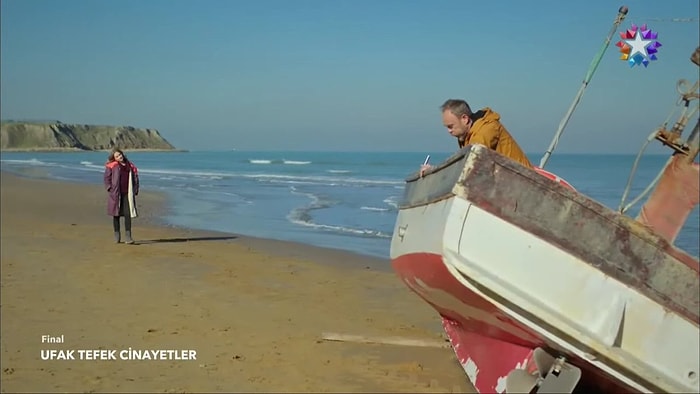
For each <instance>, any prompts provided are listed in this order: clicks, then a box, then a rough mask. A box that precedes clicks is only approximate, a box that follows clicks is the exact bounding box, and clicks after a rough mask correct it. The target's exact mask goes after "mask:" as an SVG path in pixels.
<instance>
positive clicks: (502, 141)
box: [420, 99, 533, 176]
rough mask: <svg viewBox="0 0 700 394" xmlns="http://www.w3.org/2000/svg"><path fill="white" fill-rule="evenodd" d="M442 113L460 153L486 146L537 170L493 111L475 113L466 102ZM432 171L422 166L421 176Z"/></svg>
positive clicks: (447, 105) (448, 105) (446, 107)
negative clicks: (469, 146)
mask: <svg viewBox="0 0 700 394" xmlns="http://www.w3.org/2000/svg"><path fill="white" fill-rule="evenodd" d="M440 109H441V110H442V124H443V125H444V126H445V127H446V128H447V131H448V132H449V133H450V135H452V136H453V137H456V138H457V143H458V144H459V148H460V149H461V148H464V147H465V146H466V145H473V144H481V145H485V146H487V147H489V148H490V149H493V150H495V151H496V152H498V153H500V154H501V155H503V156H506V157H509V158H510V159H512V160H515V161H517V162H518V163H520V164H522V165H523V166H525V167H528V168H533V166H532V163H530V160H528V158H527V156H525V153H524V152H523V151H522V149H520V146H519V145H518V143H517V142H515V139H513V137H512V136H511V135H510V133H509V132H508V130H506V128H505V126H503V125H502V124H501V116H500V115H499V114H498V113H497V112H494V111H493V110H491V108H488V107H486V108H484V109H481V110H479V111H476V112H472V110H471V108H470V107H469V104H467V102H466V101H464V100H459V99H449V100H447V101H445V102H444V103H443V104H442V105H441V106H440ZM429 168H431V166H430V165H423V166H421V170H420V172H421V176H422V175H423V172H425V171H426V170H428V169H429Z"/></svg>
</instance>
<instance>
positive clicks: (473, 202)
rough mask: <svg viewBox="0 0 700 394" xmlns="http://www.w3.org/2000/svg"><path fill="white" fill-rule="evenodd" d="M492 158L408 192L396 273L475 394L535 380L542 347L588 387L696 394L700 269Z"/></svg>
mask: <svg viewBox="0 0 700 394" xmlns="http://www.w3.org/2000/svg"><path fill="white" fill-rule="evenodd" d="M489 152H490V151H487V150H485V148H484V149H482V148H481V147H472V148H471V150H466V151H465V152H463V156H461V157H459V156H456V157H453V158H451V159H448V160H447V161H446V162H445V163H443V164H442V165H441V166H440V167H438V168H437V169H436V170H435V172H434V173H432V174H428V175H427V176H426V177H425V178H421V179H420V180H416V179H413V180H409V182H407V187H406V195H405V198H404V202H403V203H402V205H401V207H400V210H399V215H398V218H397V222H396V226H395V229H394V236H393V238H392V245H391V258H392V265H393V268H394V270H395V272H396V273H397V274H398V276H399V277H400V278H401V280H402V281H403V282H404V283H405V284H406V285H407V286H408V287H409V288H410V289H411V290H413V291H414V292H415V293H416V294H418V295H419V296H420V297H421V298H423V299H424V300H425V301H426V302H427V303H429V304H430V305H431V306H432V307H433V308H434V309H435V310H436V311H437V312H438V313H439V314H440V315H441V316H442V319H443V326H444V328H445V331H446V333H447V335H448V337H449V339H450V341H451V343H452V345H453V348H454V350H455V353H456V355H457V358H458V359H459V362H460V363H461V364H462V366H463V368H464V370H465V372H466V374H467V376H468V377H469V379H470V380H471V382H472V384H473V385H474V386H475V388H476V389H477V390H478V391H479V392H499V393H502V392H505V382H506V377H507V376H508V374H509V373H510V372H511V371H513V370H516V369H524V370H526V371H527V372H529V373H534V370H533V368H534V365H533V364H534V363H533V354H534V352H535V349H538V348H539V349H544V350H545V351H546V352H548V353H550V354H552V355H554V356H556V355H562V356H564V357H566V360H567V362H568V363H570V364H573V365H575V366H576V367H578V368H579V369H580V370H581V381H580V383H579V385H578V386H577V388H579V387H582V388H585V389H586V390H592V391H597V392H658V391H675V392H677V391H693V390H694V389H695V386H697V380H696V378H697V371H698V365H697V364H698V362H697V360H698V358H699V357H697V356H698V355H697V354H696V353H697V351H694V350H693V349H692V345H693V344H696V342H697V341H698V335H697V333H698V331H697V317H696V314H697V312H693V311H694V310H695V309H694V308H695V306H696V305H697V302H698V301H697V297H698V296H697V291H695V290H696V288H697V286H698V284H697V262H695V266H693V261H692V260H689V259H688V258H687V256H683V255H682V253H679V252H678V251H675V250H672V249H671V250H669V251H668V252H664V253H663V254H660V253H659V252H658V250H659V248H660V247H667V245H664V244H663V242H662V241H659V240H655V239H654V238H652V237H651V236H650V235H648V234H647V233H645V232H644V231H645V230H644V229H643V228H641V229H640V228H637V227H635V226H633V225H630V224H628V223H627V222H625V221H624V218H618V217H616V216H614V215H613V214H610V213H608V212H606V211H605V210H604V209H605V208H604V207H600V206H597V205H596V204H595V203H593V202H591V201H590V200H586V199H585V198H582V197H580V196H579V195H574V194H573V193H575V192H574V191H572V190H571V189H570V188H566V189H567V191H564V190H562V189H564V187H563V186H561V185H560V184H558V185H554V183H555V182H550V181H545V183H544V184H541V183H540V182H542V181H540V180H539V178H543V177H540V176H539V175H537V174H536V173H535V175H533V174H530V173H527V172H522V170H521V169H519V168H509V167H508V166H509V165H511V164H510V163H507V162H506V163H503V162H501V163H499V162H498V160H501V159H500V158H498V157H495V156H494V154H493V153H489ZM472 155H473V157H470V156H472ZM538 177H539V178H538ZM547 182H549V183H547ZM557 188H558V189H557ZM543 197H544V198H543ZM535 198H539V199H540V200H542V201H537V200H534V199H535ZM576 199H578V200H579V201H575V200H576ZM543 202H544V203H547V204H549V205H547V206H548V207H550V208H551V210H552V212H547V211H546V210H543V206H542V203H543ZM574 202H575V204H574ZM577 209H578V210H579V211H578V212H577V211H576V210H577ZM582 218H583V219H582ZM611 222H613V225H611ZM567 226H568V227H567ZM587 226H588V227H587ZM606 226H608V227H606ZM615 226H617V227H615ZM622 226H627V228H620V227H622ZM572 230H576V232H574V231H572ZM592 232H595V234H597V235H595V236H594V235H591V233H592ZM567 233H570V234H571V233H573V234H580V233H583V234H584V235H585V237H582V238H580V239H576V238H571V237H569V236H566V235H565V234H567ZM562 234H564V235H562ZM601 234H603V235H602V236H601ZM605 234H611V235H612V237H609V236H608V237H607V238H606V236H605ZM588 237H591V238H588ZM650 241H654V242H655V243H651V242H650ZM596 248H597V249H596ZM620 248H622V249H620ZM625 248H626V249H625ZM650 252H652V253H654V254H653V255H654V256H655V260H654V261H652V262H647V261H644V260H640V257H643V256H645V255H648V254H649V253H650ZM679 256H680V257H679ZM606 259H607V260H606ZM650 263H651V264H650ZM617 271H621V272H622V273H624V274H625V275H626V276H625V275H620V273H619V272H617ZM630 272H631V273H632V274H634V275H637V276H636V277H632V278H630V277H629V276H630ZM670 278H673V280H670ZM661 279H663V281H661ZM645 281H646V283H647V284H646V286H640V285H639V284H640V283H645ZM674 284H675V285H676V286H678V285H681V286H680V289H681V290H678V289H677V288H676V287H674ZM664 297H665V298H664ZM669 297H673V298H670V300H669V301H664V299H669ZM668 312H671V313H668ZM694 313H695V315H694ZM645 325H646V327H649V328H648V329H647V331H650V332H649V334H648V335H647V334H645V331H644V330H643V329H640V327H645ZM670 333H674V334H672V336H674V335H675V336H677V337H678V338H677V339H675V338H674V339H671V340H668V339H667V337H668V334H670ZM623 334H624V335H623ZM684 347H685V348H684ZM695 347H696V348H697V347H698V346H695ZM688 348H691V349H688ZM544 372H546V371H544ZM540 373H542V371H540ZM696 391H697V390H696Z"/></svg>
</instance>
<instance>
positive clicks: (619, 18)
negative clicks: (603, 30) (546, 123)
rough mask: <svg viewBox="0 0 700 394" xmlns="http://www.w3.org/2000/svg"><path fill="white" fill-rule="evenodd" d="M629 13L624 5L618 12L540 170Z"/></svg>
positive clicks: (541, 162)
mask: <svg viewBox="0 0 700 394" xmlns="http://www.w3.org/2000/svg"><path fill="white" fill-rule="evenodd" d="M628 11H629V9H628V8H627V7H626V6H624V5H623V6H622V7H620V9H619V10H618V11H617V17H616V18H615V22H614V23H613V26H612V27H611V28H610V32H609V33H608V36H607V37H606V38H605V42H603V46H602V47H601V48H600V50H599V51H598V54H596V56H595V57H594V58H593V62H592V63H591V65H590V66H589V67H588V72H587V73H586V76H585V78H583V84H582V85H581V88H580V89H579V91H578V93H577V94H576V97H575V98H574V102H573V103H571V107H569V110H568V111H567V112H566V115H564V118H563V119H562V120H561V123H559V129H558V130H557V132H556V134H555V135H554V139H552V143H551V144H550V145H549V148H547V151H546V152H545V154H544V156H543V157H542V160H541V161H540V168H544V166H545V165H546V164H547V160H549V156H550V155H551V154H552V151H554V148H556V146H557V144H558V143H559V136H561V134H562V133H563V132H564V128H565V127H566V124H567V123H569V119H570V118H571V115H572V114H573V113H574V109H576V106H577V105H578V102H579V101H580V100H581V97H582V96H583V92H584V91H585V90H586V86H588V83H589V82H590V81H591V78H593V73H595V70H596V69H597V68H598V64H600V60H601V59H602V58H603V54H604V53H605V50H606V49H608V46H609V45H610V40H611V39H612V36H613V34H615V31H617V28H618V26H620V23H622V21H623V20H625V16H626V15H627V12H628Z"/></svg>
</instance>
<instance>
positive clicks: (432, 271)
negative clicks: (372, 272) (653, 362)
mask: <svg viewBox="0 0 700 394" xmlns="http://www.w3.org/2000/svg"><path fill="white" fill-rule="evenodd" d="M392 267H393V269H394V271H395V272H396V273H397V275H398V276H399V278H400V279H401V280H402V281H403V282H404V283H405V284H406V285H407V286H408V287H409V288H410V289H411V290H412V291H413V292H415V293H416V294H418V295H419V296H420V297H421V298H422V299H423V300H424V301H425V302H427V303H428V304H430V305H431V306H432V307H433V308H434V309H435V310H436V311H437V312H438V313H439V314H440V316H441V318H442V326H443V329H444V330H445V333H446V334H447V337H448V339H449V340H450V344H451V346H452V349H453V350H454V352H455V356H456V357H457V360H458V362H459V363H460V365H461V366H462V368H463V369H464V372H465V374H466V375H467V377H468V378H469V381H470V382H471V384H472V385H473V386H474V388H475V389H476V390H477V391H478V392H479V393H504V392H506V391H505V389H506V386H505V384H506V377H507V376H508V374H509V373H510V372H511V371H512V370H514V369H524V370H526V371H527V372H528V373H530V374H535V373H536V368H535V364H534V361H533V353H534V350H535V349H536V348H538V347H546V344H545V341H543V340H541V339H539V338H537V334H536V333H534V332H532V331H530V330H528V329H527V327H524V326H523V325H521V324H519V323H518V322H517V321H514V320H513V319H511V318H510V317H508V316H507V315H506V314H505V313H503V311H501V310H500V309H499V308H498V307H497V306H495V305H493V304H491V303H489V302H488V301H487V300H485V299H484V298H482V297H481V296H480V295H478V294H476V293H474V292H472V291H470V290H469V289H467V288H465V287H464V286H463V285H462V284H461V283H460V282H459V281H457V280H456V279H455V277H454V276H453V275H452V274H451V273H450V272H449V271H448V270H447V268H446V267H445V264H444V263H443V261H442V256H441V255H438V254H432V253H414V254H408V255H404V256H400V257H397V258H395V259H393V260H392ZM575 364H576V365H577V366H581V365H585V362H584V361H583V360H577V361H576V362H575ZM584 369H585V373H584V375H583V380H582V381H581V382H580V384H579V386H578V388H577V390H580V392H585V393H593V392H598V393H604V392H605V393H623V392H636V391H637V390H634V389H632V388H631V387H629V386H627V385H625V384H622V383H621V382H617V381H615V380H614V379H611V378H609V377H605V376H604V375H602V374H600V373H597V372H596V371H595V369H593V368H586V367H584Z"/></svg>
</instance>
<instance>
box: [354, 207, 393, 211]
mask: <svg viewBox="0 0 700 394" xmlns="http://www.w3.org/2000/svg"><path fill="white" fill-rule="evenodd" d="M360 209H361V210H363V211H375V212H387V211H389V208H378V207H367V206H362V207H360Z"/></svg>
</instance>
